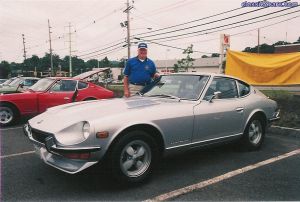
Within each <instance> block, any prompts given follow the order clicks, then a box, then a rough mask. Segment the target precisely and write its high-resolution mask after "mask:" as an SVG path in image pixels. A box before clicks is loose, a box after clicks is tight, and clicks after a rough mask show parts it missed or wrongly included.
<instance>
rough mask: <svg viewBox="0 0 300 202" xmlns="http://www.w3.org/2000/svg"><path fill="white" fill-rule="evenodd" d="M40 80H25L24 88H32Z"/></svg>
mask: <svg viewBox="0 0 300 202" xmlns="http://www.w3.org/2000/svg"><path fill="white" fill-rule="evenodd" d="M37 81H38V80H36V79H25V80H24V83H23V84H24V86H32V85H33V84H35V83H36V82H37Z"/></svg>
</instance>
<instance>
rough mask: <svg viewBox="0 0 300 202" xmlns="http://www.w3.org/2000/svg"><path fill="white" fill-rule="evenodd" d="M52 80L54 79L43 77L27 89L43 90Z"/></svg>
mask: <svg viewBox="0 0 300 202" xmlns="http://www.w3.org/2000/svg"><path fill="white" fill-rule="evenodd" d="M53 82H54V79H50V78H44V79H41V80H39V81H38V82H36V83H35V84H34V85H33V86H31V87H30V88H29V89H30V90H33V91H45V90H47V89H48V88H49V87H50V85H51V84H52V83H53Z"/></svg>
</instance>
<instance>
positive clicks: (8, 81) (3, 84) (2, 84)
mask: <svg viewBox="0 0 300 202" xmlns="http://www.w3.org/2000/svg"><path fill="white" fill-rule="evenodd" d="M17 78H18V77H13V78H10V79H7V80H6V81H5V82H3V83H1V84H0V87H2V86H7V85H8V84H10V83H11V82H12V81H13V80H15V79H17Z"/></svg>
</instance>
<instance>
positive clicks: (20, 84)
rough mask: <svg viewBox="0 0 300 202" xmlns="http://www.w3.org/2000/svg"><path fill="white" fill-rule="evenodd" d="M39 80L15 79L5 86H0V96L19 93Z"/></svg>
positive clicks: (31, 78) (29, 78) (32, 78)
mask: <svg viewBox="0 0 300 202" xmlns="http://www.w3.org/2000/svg"><path fill="white" fill-rule="evenodd" d="M38 80H39V78H36V77H17V78H15V79H14V80H13V81H11V82H10V83H9V84H7V85H3V86H0V94H9V93H20V92H22V91H23V90H26V89H27V88H29V87H30V86H32V85H33V84H35V83H36V82H37V81H38Z"/></svg>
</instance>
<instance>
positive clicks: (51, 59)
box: [48, 19, 54, 76]
mask: <svg viewBox="0 0 300 202" xmlns="http://www.w3.org/2000/svg"><path fill="white" fill-rule="evenodd" d="M48 30H49V44H50V49H49V51H50V68H51V76H53V75H54V71H53V56H52V44H51V33H52V32H51V27H50V20H49V19H48Z"/></svg>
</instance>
